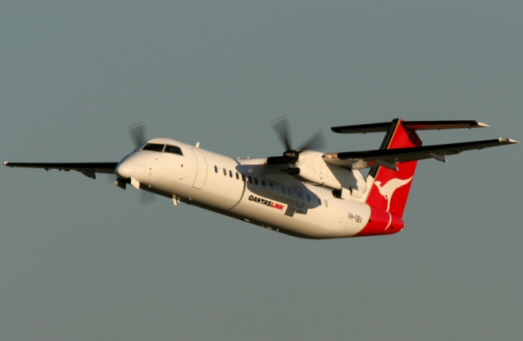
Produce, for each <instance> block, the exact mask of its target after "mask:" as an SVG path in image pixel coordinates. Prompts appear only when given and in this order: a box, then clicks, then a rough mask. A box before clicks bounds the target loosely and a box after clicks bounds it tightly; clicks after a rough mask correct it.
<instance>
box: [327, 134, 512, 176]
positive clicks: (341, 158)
mask: <svg viewBox="0 0 523 341" xmlns="http://www.w3.org/2000/svg"><path fill="white" fill-rule="evenodd" d="M515 143H519V142H518V141H516V140H512V139H508V138H499V139H494V140H484V141H473V142H461V143H451V144H440V145H433V146H422V147H414V148H397V149H381V150H369V151H361V152H342V153H330V154H325V155H324V160H325V162H327V163H330V164H334V165H336V166H342V167H350V168H353V169H361V168H367V167H374V166H380V165H384V164H386V165H389V166H390V167H389V168H391V167H392V165H394V164H395V163H402V162H409V161H415V160H423V159H430V158H435V159H437V160H440V161H445V160H446V159H445V156H447V155H454V154H459V153H461V152H464V151H467V150H474V149H478V150H479V149H483V148H489V147H497V146H503V145H507V144H515Z"/></svg>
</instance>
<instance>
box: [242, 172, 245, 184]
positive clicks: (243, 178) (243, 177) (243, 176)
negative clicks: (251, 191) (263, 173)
mask: <svg viewBox="0 0 523 341" xmlns="http://www.w3.org/2000/svg"><path fill="white" fill-rule="evenodd" d="M242 181H243V182H245V174H242Z"/></svg>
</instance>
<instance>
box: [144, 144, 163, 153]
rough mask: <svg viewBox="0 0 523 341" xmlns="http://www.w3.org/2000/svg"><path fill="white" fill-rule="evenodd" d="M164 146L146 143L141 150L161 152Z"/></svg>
mask: <svg viewBox="0 0 523 341" xmlns="http://www.w3.org/2000/svg"><path fill="white" fill-rule="evenodd" d="M164 146H165V145H164V144H157V143H147V144H146V145H145V146H144V147H143V148H142V150H151V151H153V152H162V151H163V147H164Z"/></svg>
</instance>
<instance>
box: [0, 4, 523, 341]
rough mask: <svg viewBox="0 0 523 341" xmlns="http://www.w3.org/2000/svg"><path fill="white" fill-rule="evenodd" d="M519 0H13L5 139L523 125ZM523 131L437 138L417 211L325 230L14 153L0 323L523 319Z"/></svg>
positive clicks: (106, 143)
mask: <svg viewBox="0 0 523 341" xmlns="http://www.w3.org/2000/svg"><path fill="white" fill-rule="evenodd" d="M522 18H523V3H519V2H515V1H514V2H493V1H492V2H483V1H474V2H472V1H466V2H459V3H456V2H454V1H452V2H443V1H438V2H418V1H395V2H374V1H362V2H341V1H340V2H325V1H322V2H319V1H317V2H312V1H294V2H247V1H242V2H239V1H226V2H217V1H212V2H194V1H191V2H184V3H183V2H182V3H180V2H163V1H161V2H160V1H158V2H156V1H155V2H144V1H125V2H124V1H120V2H114V1H113V2H108V1H89V2H87V1H85V2H79V1H77V2H72V1H71V2H64V1H46V2H40V1H9V0H6V1H1V2H0V156H1V158H0V159H1V161H2V162H3V161H33V162H37V161H48V162H59V161H62V162H75V161H76V162H79V161H119V160H120V159H121V158H122V157H124V156H125V155H126V154H127V153H129V152H130V151H131V150H132V149H133V143H132V141H131V139H130V137H129V135H128V131H127V128H128V127H129V126H130V125H131V124H133V123H136V122H138V121H145V122H146V124H147V135H148V136H149V137H159V136H161V137H171V138H174V139H177V140H180V141H184V142H187V143H194V144H195V143H197V142H201V146H202V148H206V149H210V150H212V151H215V152H218V153H222V154H226V155H229V156H232V157H237V156H240V157H247V156H251V157H262V156H270V155H280V154H281V152H282V151H283V147H282V146H281V145H280V143H279V140H278V139H277V138H276V135H275V134H274V132H273V131H272V129H271V127H270V123H271V122H272V121H273V120H274V119H276V118H278V117H280V116H282V115H286V116H288V117H289V119H290V120H291V124H292V132H293V140H294V141H295V142H296V143H297V144H299V143H300V142H303V141H305V140H306V139H307V138H308V137H310V136H311V134H313V133H314V132H315V131H317V130H318V129H321V130H322V131H323V132H324V134H325V137H326V140H327V144H328V146H327V147H326V148H325V151H329V152H341V151H357V150H368V149H376V148H378V147H379V145H380V142H381V139H382V136H381V135H379V134H376V135H372V134H371V135H365V136H363V135H362V136H358V135H354V136H352V135H347V136H345V135H337V134H334V133H332V132H331V131H330V127H331V126H338V125H349V124H363V123H372V122H382V121H390V120H392V119H393V118H396V117H401V118H403V119H408V120H436V119H475V120H478V121H482V122H485V123H487V124H490V125H491V126H492V128H490V129H475V130H465V131H445V132H425V133H423V132H422V133H421V134H420V135H421V138H422V139H423V140H424V142H425V143H426V144H436V143H450V142H458V141H472V140H482V139H490V138H496V137H511V138H514V139H517V140H523V134H522V127H523V115H522V110H523V95H522V90H523V64H522V63H523V35H522V32H523V19H522ZM522 166H523V147H522V146H521V145H518V146H507V147H501V148H493V149H487V150H483V151H479V152H478V151H471V152H467V153H464V154H462V155H458V156H451V157H449V163H448V164H443V163H441V162H437V161H435V160H426V161H422V162H420V164H419V167H418V173H417V176H416V179H415V181H414V185H413V187H412V191H411V197H410V201H409V205H408V207H407V210H406V213H405V216H404V219H405V221H406V227H405V229H404V231H403V232H401V233H399V234H396V235H393V236H381V237H367V238H356V239H343V240H331V241H309V240H302V239H297V238H293V237H289V236H286V235H281V234H278V233H274V232H271V231H268V230H265V229H262V228H259V227H256V226H254V225H249V224H246V223H244V222H241V221H237V220H233V219H231V218H227V217H223V216H220V215H217V214H215V213H211V212H208V211H204V210H201V209H197V208H195V207H190V206H187V205H180V206H178V207H174V206H173V204H172V201H170V200H167V199H165V198H158V200H156V202H155V203H153V204H151V205H148V206H139V192H138V191H137V190H135V189H134V188H128V189H127V190H126V191H122V190H121V189H120V188H118V187H116V186H114V184H112V183H110V182H108V181H107V179H106V178H105V177H104V176H101V177H99V178H98V179H97V180H91V179H88V178H86V177H84V176H83V175H81V174H80V173H77V172H69V173H65V172H58V171H50V172H45V171H43V170H25V169H10V168H7V167H0V186H1V196H0V227H1V228H0V233H1V235H0V338H1V339H2V340H10V341H18V340H53V341H57V340H79V341H82V340H118V339H120V340H173V339H177V340H204V339H207V340H342V339H343V340H345V339H354V340H442V339H452V340H494V339H496V340H520V339H521V335H522V334H523V327H522V325H523V323H522V322H523V321H522V316H523V294H522V290H521V288H522V281H523V275H522V266H521V260H522V259H523V249H522V247H521V245H522V242H523V238H522V237H523V232H522V229H523V227H522V226H521V225H522V223H523V209H522V204H521V192H522V191H523V185H522V181H521V174H520V173H521V167H522Z"/></svg>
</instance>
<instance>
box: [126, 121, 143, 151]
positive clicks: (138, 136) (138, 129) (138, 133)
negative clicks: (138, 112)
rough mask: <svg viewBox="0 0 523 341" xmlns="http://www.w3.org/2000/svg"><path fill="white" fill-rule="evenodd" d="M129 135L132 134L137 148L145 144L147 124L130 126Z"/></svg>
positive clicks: (141, 123) (140, 123)
mask: <svg viewBox="0 0 523 341" xmlns="http://www.w3.org/2000/svg"><path fill="white" fill-rule="evenodd" d="M129 134H131V138H132V139H133V141H134V144H135V147H136V148H138V147H139V146H140V145H141V144H142V143H144V142H145V123H143V122H139V123H136V124H133V125H132V126H130V127H129Z"/></svg>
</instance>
